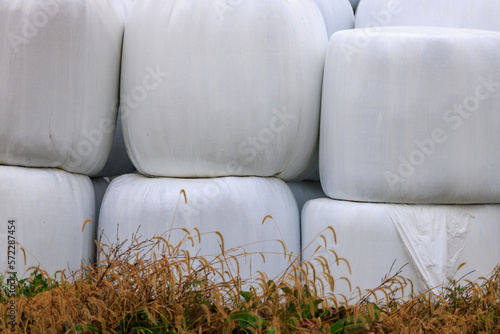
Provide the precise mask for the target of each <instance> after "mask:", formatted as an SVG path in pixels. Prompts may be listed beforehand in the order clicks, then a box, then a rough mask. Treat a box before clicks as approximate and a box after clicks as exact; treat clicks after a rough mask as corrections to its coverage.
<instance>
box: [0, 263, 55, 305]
mask: <svg viewBox="0 0 500 334" xmlns="http://www.w3.org/2000/svg"><path fill="white" fill-rule="evenodd" d="M0 282H1V285H0V303H5V302H7V301H8V299H9V296H10V295H12V293H11V291H12V286H13V287H14V290H13V291H14V296H15V297H17V298H19V297H25V298H32V297H34V296H36V295H37V294H39V293H42V292H44V291H49V290H50V289H52V288H54V287H56V286H58V284H59V283H58V282H57V280H56V279H55V278H50V277H48V276H47V275H45V274H44V273H42V272H40V271H39V269H35V270H33V271H32V272H31V274H30V276H29V277H27V278H23V279H19V278H18V277H17V275H16V274H12V275H10V276H8V277H7V276H5V275H0Z"/></svg>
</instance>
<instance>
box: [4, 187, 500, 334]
mask: <svg viewBox="0 0 500 334" xmlns="http://www.w3.org/2000/svg"><path fill="white" fill-rule="evenodd" d="M183 195H184V197H185V193H184V194H183ZM264 219H272V217H266V218H264ZM185 232H186V237H185V238H184V239H183V240H182V241H180V242H179V243H177V244H172V243H170V242H169V238H168V237H167V238H162V237H156V238H153V239H150V240H138V238H136V237H135V236H132V238H131V240H132V242H128V243H126V242H122V243H118V244H109V245H108V244H104V243H98V249H99V250H100V254H101V256H100V258H101V260H100V261H99V262H98V263H97V264H95V265H83V266H82V268H81V269H80V270H78V271H77V272H74V273H71V274H70V275H68V277H64V275H63V276H62V279H60V280H59V281H55V280H53V279H51V278H49V277H48V276H47V275H46V274H45V273H43V272H42V273H41V274H40V275H38V276H36V277H32V278H31V284H30V283H29V282H28V283H26V282H25V283H22V284H21V283H20V284H19V286H18V289H17V292H18V296H17V297H15V298H7V297H6V285H5V283H4V285H3V286H2V289H1V291H0V294H1V295H0V301H1V302H0V314H2V315H4V316H3V317H0V333H58V334H59V333H79V334H81V333H113V334H123V333H156V334H172V333H267V334H274V333H333V334H341V333H440V334H446V333H500V321H499V319H500V267H497V268H496V269H495V271H494V272H493V274H492V275H491V277H489V278H484V279H482V280H481V281H480V282H479V283H477V282H476V283H475V282H467V281H463V282H462V281H460V282H456V281H450V285H449V286H448V287H447V288H445V289H444V290H443V291H444V292H443V293H442V294H441V295H435V294H432V293H427V294H423V295H418V296H416V297H414V298H411V299H410V298H408V294H406V292H404V291H408V288H409V287H411V282H409V281H407V280H405V279H404V278H403V277H401V276H400V271H397V272H396V273H395V274H393V275H389V274H388V275H387V277H385V278H384V280H383V282H382V284H381V285H380V286H379V287H376V288H374V289H372V290H368V291H366V292H365V293H364V294H360V298H359V299H358V300H347V299H345V298H338V296H335V295H334V294H333V293H330V292H329V293H325V291H334V282H335V278H337V279H346V278H339V277H334V276H335V272H334V270H335V267H334V266H333V265H330V264H328V263H327V262H326V259H325V258H323V257H321V256H317V257H316V258H315V259H313V261H302V262H299V261H298V258H293V257H292V256H291V254H286V252H287V249H286V246H285V245H284V244H283V241H277V242H279V243H280V244H281V245H282V246H283V249H284V252H285V254H284V255H285V257H287V258H288V259H289V267H288V269H287V270H286V271H285V272H284V273H283V274H282V275H281V276H279V277H275V278H273V279H272V280H269V279H268V278H267V277H266V276H265V275H264V274H262V275H261V276H260V277H259V278H258V279H257V280H252V281H250V280H243V279H241V278H240V275H239V272H238V266H237V265H236V266H234V265H231V264H234V263H237V262H238V260H240V259H242V258H244V257H246V256H251V255H257V256H260V254H247V253H245V251H244V248H243V247H240V248H234V249H230V250H225V249H224V246H223V245H224V239H223V237H222V235H220V233H218V232H214V233H216V234H217V235H218V236H219V238H220V245H221V254H219V255H215V256H211V257H210V258H205V257H203V256H198V255H196V256H195V255H191V254H189V252H187V251H185V250H184V249H185V247H183V246H184V244H185V243H189V245H191V244H193V243H200V242H201V238H202V236H201V235H200V233H199V231H198V230H196V229H195V230H194V231H185ZM325 233H333V235H334V239H335V231H334V230H333V229H332V228H329V229H327V230H326V231H325ZM136 235H137V234H136ZM318 237H319V238H321V236H318ZM323 240H325V242H326V238H324V237H323ZM264 256H265V254H264ZM338 261H343V262H345V263H346V264H347V265H348V261H347V260H345V259H340V258H337V262H338ZM313 262H314V263H319V264H320V265H319V266H315V265H313ZM235 268H236V269H235ZM461 284H464V285H461ZM402 297H403V298H402ZM372 301H375V303H374V302H372ZM13 302H15V306H16V311H15V312H16V321H17V323H16V324H15V325H14V326H12V325H11V324H9V317H8V314H9V306H10V305H11V304H12V303H13Z"/></svg>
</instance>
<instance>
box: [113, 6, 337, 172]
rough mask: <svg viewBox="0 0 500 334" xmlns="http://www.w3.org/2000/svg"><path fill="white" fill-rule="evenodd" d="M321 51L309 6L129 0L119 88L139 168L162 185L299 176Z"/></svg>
mask: <svg viewBox="0 0 500 334" xmlns="http://www.w3.org/2000/svg"><path fill="white" fill-rule="evenodd" d="M327 43H328V36H327V32H326V29H325V23H324V20H323V17H322V15H321V12H320V10H319V9H318V7H317V6H316V5H315V4H314V2H312V1H302V0H291V1H281V0H254V1H233V5H230V6H226V5H224V6H220V5H218V4H217V2H211V1H205V0H193V1H184V0H173V1H163V0H151V1H140V2H137V3H136V4H134V6H133V7H132V11H131V13H130V16H129V18H128V21H127V28H126V33H125V39H124V49H123V50H124V51H123V66H122V82H121V84H122V85H121V96H122V100H121V102H122V104H121V108H122V113H123V116H122V120H123V132H124V136H125V142H126V145H127V149H128V152H129V156H130V158H131V160H132V162H133V163H134V165H135V167H136V168H137V169H138V170H139V171H140V172H141V173H142V174H144V175H151V176H166V177H215V176H250V175H253V176H266V177H269V176H274V177H279V178H281V179H283V180H286V181H296V179H301V178H303V177H305V176H306V175H303V173H304V172H305V170H306V168H307V167H308V165H309V163H310V160H311V158H312V156H313V155H314V154H315V150H317V140H318V130H319V112H320V100H321V83H322V77H323V66H324V57H325V50H326V45H327ZM186 55H189V56H188V57H187V56H186Z"/></svg>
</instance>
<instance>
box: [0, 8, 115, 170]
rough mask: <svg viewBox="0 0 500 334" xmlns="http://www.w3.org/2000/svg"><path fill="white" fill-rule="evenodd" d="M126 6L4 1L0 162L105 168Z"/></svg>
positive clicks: (0, 10)
mask: <svg viewBox="0 0 500 334" xmlns="http://www.w3.org/2000/svg"><path fill="white" fill-rule="evenodd" d="M121 6H122V5H121V4H120V2H119V1H102V0H74V1H68V0H64V1H63V0H47V1H38V0H12V1H1V2H0V50H2V52H1V53H0V120H1V121H0V164H5V165H18V166H29V167H58V168H62V169H64V170H67V171H70V172H74V173H80V174H87V175H92V174H95V173H97V172H99V171H100V170H101V169H102V168H103V166H104V164H105V162H106V159H107V157H108V153H109V151H110V148H111V144H112V140H113V134H114V130H115V122H116V116H117V112H118V97H119V79H120V59H121V47H122V40H123V31H124V24H125V12H124V10H123V8H121Z"/></svg>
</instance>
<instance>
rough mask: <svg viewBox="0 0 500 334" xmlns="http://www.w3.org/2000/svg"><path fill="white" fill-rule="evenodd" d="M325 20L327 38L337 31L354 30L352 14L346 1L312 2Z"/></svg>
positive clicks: (316, 0) (324, 0)
mask: <svg viewBox="0 0 500 334" xmlns="http://www.w3.org/2000/svg"><path fill="white" fill-rule="evenodd" d="M314 1H315V2H316V5H318V7H319V10H320V11H321V14H322V15H323V19H324V20H325V25H326V31H327V33H328V37H330V36H332V35H333V33H335V32H336V31H339V30H345V29H352V28H354V12H353V9H352V6H351V4H350V3H349V1H348V0H314Z"/></svg>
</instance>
